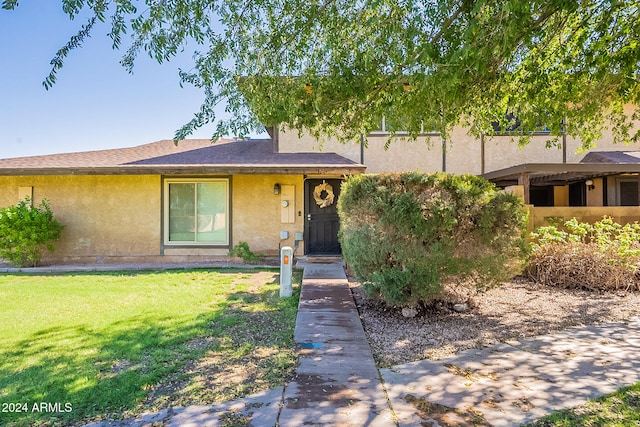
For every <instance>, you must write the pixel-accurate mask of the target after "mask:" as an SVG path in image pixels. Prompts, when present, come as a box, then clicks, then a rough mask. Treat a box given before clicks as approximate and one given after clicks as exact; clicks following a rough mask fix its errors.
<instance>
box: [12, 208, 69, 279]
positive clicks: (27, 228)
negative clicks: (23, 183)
mask: <svg viewBox="0 0 640 427" xmlns="http://www.w3.org/2000/svg"><path fill="white" fill-rule="evenodd" d="M63 228H64V227H63V226H62V225H61V224H60V223H59V222H58V221H57V220H56V219H55V218H54V217H53V213H52V212H51V208H50V207H49V204H48V203H47V201H46V200H42V202H40V205H39V206H37V207H34V206H32V205H31V201H30V200H29V199H25V200H22V201H20V202H19V203H18V204H17V205H16V206H9V207H6V208H3V209H0V257H2V258H4V259H5V260H7V261H9V262H10V263H11V264H13V265H15V266H16V267H24V266H27V265H31V266H34V267H35V266H36V265H38V263H39V262H40V259H41V257H42V251H43V250H44V249H45V248H46V249H47V250H49V251H53V250H54V249H55V247H54V245H53V241H55V240H58V239H59V238H60V235H61V233H62V230H63Z"/></svg>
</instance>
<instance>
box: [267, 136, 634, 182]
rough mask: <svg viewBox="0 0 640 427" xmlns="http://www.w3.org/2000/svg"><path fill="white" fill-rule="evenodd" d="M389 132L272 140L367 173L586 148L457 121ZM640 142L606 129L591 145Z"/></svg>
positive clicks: (502, 164) (568, 155) (501, 164)
mask: <svg viewBox="0 0 640 427" xmlns="http://www.w3.org/2000/svg"><path fill="white" fill-rule="evenodd" d="M388 138H389V134H382V133H374V134H371V135H368V136H366V138H363V139H362V140H361V141H353V142H348V143H340V142H338V141H337V140H336V139H328V140H322V141H320V140H318V139H316V138H314V137H313V136H311V135H310V134H308V133H306V134H303V135H301V136H299V135H298V132H297V131H296V130H284V131H283V130H280V131H277V132H276V133H275V135H274V144H275V148H276V150H277V151H279V152H281V153H297V152H314V151H323V152H334V153H337V154H339V155H341V156H344V157H346V158H348V159H350V160H353V161H355V162H359V163H362V164H364V165H365V166H366V167H367V172H369V173H379V172H400V171H419V172H426V173H430V172H443V171H444V172H449V173H459V174H461V173H469V174H474V175H480V174H483V173H487V172H491V171H495V170H499V169H504V168H508V167H511V166H515V165H519V164H523V163H578V162H580V160H582V158H583V157H584V156H585V154H586V153H587V152H586V151H583V150H581V149H580V148H581V141H579V140H576V139H574V138H572V137H570V136H561V137H559V138H558V140H557V142H556V144H555V145H553V146H551V147H548V146H547V144H548V143H549V142H550V141H551V140H552V139H553V137H551V136H549V135H545V134H539V135H533V136H532V137H531V140H530V142H529V144H528V145H526V146H524V147H519V146H518V142H517V140H516V139H515V138H514V137H513V136H511V135H500V136H483V137H481V138H476V137H473V136H471V135H470V134H469V133H468V131H467V129H465V128H462V127H458V128H455V129H454V130H453V132H452V133H451V135H450V137H449V139H447V140H446V141H444V140H443V138H442V137H441V136H440V135H439V134H427V135H423V136H420V137H418V139H417V140H415V141H410V140H407V139H406V138H403V137H402V135H398V136H396V137H395V138H394V139H393V140H392V141H391V144H390V145H389V146H388V148H387V149H385V144H386V143H387V140H388ZM639 149H640V144H633V145H624V144H614V142H613V135H612V133H611V132H610V131H605V132H603V135H602V138H601V139H600V140H599V141H597V143H596V145H595V147H593V148H592V149H591V150H590V151H624V150H639Z"/></svg>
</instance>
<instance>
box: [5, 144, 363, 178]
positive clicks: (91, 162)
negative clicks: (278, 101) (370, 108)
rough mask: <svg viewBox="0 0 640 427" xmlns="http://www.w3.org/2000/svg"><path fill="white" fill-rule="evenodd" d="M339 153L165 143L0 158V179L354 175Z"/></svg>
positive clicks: (357, 168)
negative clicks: (201, 175)
mask: <svg viewBox="0 0 640 427" xmlns="http://www.w3.org/2000/svg"><path fill="white" fill-rule="evenodd" d="M364 170H365V167H364V166H363V165H361V164H359V163H356V162H353V161H351V160H349V159H347V158H344V157H342V156H339V155H337V154H335V153H274V152H273V144H272V141H271V140H264V139H260V140H239V141H234V140H221V141H218V142H215V143H212V142H211V141H210V140H207V139H191V140H184V141H180V142H179V143H178V144H177V145H176V144H174V142H173V141H172V140H163V141H158V142H154V143H151V144H145V145H140V146H137V147H131V148H118V149H111V150H100V151H86V152H79V153H66V154H52V155H46V156H32V157H18V158H13V159H0V175H146V174H173V175H184V174H252V173H253V174H255V173H276V174H325V173H332V174H347V175H348V174H354V173H362V172H364Z"/></svg>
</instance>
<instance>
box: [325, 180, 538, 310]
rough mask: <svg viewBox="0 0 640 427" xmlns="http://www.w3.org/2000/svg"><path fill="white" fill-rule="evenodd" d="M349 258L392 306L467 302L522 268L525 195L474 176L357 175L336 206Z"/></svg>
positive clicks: (369, 285)
mask: <svg viewBox="0 0 640 427" xmlns="http://www.w3.org/2000/svg"><path fill="white" fill-rule="evenodd" d="M338 209H339V214H340V224H341V226H340V243H341V245H342V253H343V256H344V258H345V261H346V262H347V263H348V265H349V266H350V267H351V268H352V269H353V271H354V272H355V274H356V275H357V276H358V278H359V279H360V280H362V281H363V282H364V288H365V291H366V292H367V293H368V294H369V295H370V296H374V297H378V298H381V299H382V300H384V301H385V302H386V303H387V304H389V305H396V306H416V305H418V304H420V303H425V304H426V303H429V302H432V301H434V300H438V299H442V300H445V301H450V302H464V301H466V300H468V299H469V298H470V297H472V296H473V295H474V294H476V293H477V292H478V291H480V290H483V289H485V288H488V287H490V286H493V285H495V284H497V283H499V282H500V281H503V280H505V279H508V278H510V277H512V276H513V275H514V274H517V273H519V272H520V271H521V269H522V267H523V262H524V259H525V258H526V252H527V245H526V239H525V230H526V221H527V214H526V211H525V210H524V206H523V203H522V201H521V200H520V199H518V198H517V197H515V196H512V195H510V194H506V193H504V192H500V191H499V190H498V188H497V187H495V186H494V185H493V184H492V183H490V182H488V181H486V180H484V179H482V178H479V177H476V176H471V175H464V176H456V175H447V174H431V175H426V174H420V173H403V174H383V175H358V176H354V177H351V178H349V179H348V180H347V181H345V183H344V184H343V187H342V192H341V196H340V200H339V204H338Z"/></svg>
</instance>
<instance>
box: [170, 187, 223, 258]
mask: <svg viewBox="0 0 640 427" xmlns="http://www.w3.org/2000/svg"><path fill="white" fill-rule="evenodd" d="M209 182H219V183H224V186H225V198H224V203H225V207H224V208H225V224H224V225H225V241H224V242H215V243H208V242H202V241H188V240H170V238H169V237H170V233H169V222H170V197H169V186H170V185H171V184H194V185H196V188H197V185H198V184H202V183H209ZM162 187H163V188H162V196H163V197H162V242H163V245H164V246H165V247H167V248H180V247H191V248H193V247H203V248H204V247H206V248H229V247H230V244H231V243H230V242H231V179H230V178H229V177H207V178H201V177H184V178H163V184H162ZM196 194H197V193H196ZM194 202H195V203H196V206H197V200H194ZM196 216H197V213H196ZM196 235H197V233H196Z"/></svg>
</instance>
